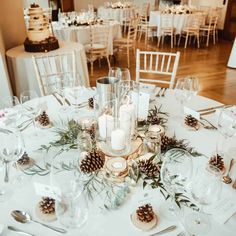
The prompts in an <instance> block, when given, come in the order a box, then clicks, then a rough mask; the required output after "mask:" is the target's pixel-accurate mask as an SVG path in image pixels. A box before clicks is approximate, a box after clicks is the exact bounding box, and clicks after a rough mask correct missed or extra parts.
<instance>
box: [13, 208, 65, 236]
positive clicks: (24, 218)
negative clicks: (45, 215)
mask: <svg viewBox="0 0 236 236" xmlns="http://www.w3.org/2000/svg"><path fill="white" fill-rule="evenodd" d="M11 215H12V217H13V218H14V219H15V220H16V221H18V222H21V223H27V222H35V223H38V224H40V225H43V226H45V227H47V228H49V229H52V230H54V231H57V232H59V233H67V231H66V230H65V229H62V228H58V227H55V226H51V225H47V224H44V223H41V222H39V221H37V220H33V219H32V218H31V217H30V215H29V214H28V213H27V212H24V211H19V210H15V211H12V212H11Z"/></svg>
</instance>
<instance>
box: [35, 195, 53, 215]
mask: <svg viewBox="0 0 236 236" xmlns="http://www.w3.org/2000/svg"><path fill="white" fill-rule="evenodd" d="M39 209H40V210H41V212H42V213H44V214H54V213H55V200H54V199H53V198H50V197H43V199H42V200H41V201H40V202H39Z"/></svg>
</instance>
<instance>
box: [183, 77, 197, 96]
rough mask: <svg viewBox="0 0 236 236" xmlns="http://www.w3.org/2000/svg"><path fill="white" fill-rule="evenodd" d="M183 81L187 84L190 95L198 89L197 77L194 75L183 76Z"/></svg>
mask: <svg viewBox="0 0 236 236" xmlns="http://www.w3.org/2000/svg"><path fill="white" fill-rule="evenodd" d="M185 82H186V83H187V84H188V87H189V90H190V93H191V94H192V96H193V95H197V93H198V91H199V79H198V78H197V77H195V76H187V77H185ZM190 98H191V96H190Z"/></svg>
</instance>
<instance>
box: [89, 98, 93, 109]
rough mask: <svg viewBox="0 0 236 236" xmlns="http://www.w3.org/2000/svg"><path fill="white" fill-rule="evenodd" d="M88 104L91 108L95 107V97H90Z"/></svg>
mask: <svg viewBox="0 0 236 236" xmlns="http://www.w3.org/2000/svg"><path fill="white" fill-rule="evenodd" d="M88 105H89V107H90V108H94V101H93V98H89V100H88Z"/></svg>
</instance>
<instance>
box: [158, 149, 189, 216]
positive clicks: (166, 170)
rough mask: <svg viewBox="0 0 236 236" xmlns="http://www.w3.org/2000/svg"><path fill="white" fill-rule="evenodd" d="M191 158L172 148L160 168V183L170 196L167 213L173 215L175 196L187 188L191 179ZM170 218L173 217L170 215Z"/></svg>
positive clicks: (185, 152) (180, 150)
mask: <svg viewBox="0 0 236 236" xmlns="http://www.w3.org/2000/svg"><path fill="white" fill-rule="evenodd" d="M192 169H193V164H192V156H191V154H190V153H189V152H187V151H186V150H183V149H180V148H173V149H171V150H169V151H167V152H166V153H165V155H164V158H163V163H162V167H161V181H162V183H163V184H164V186H165V189H166V190H167V192H168V194H169V195H170V200H171V201H170V202H169V203H168V204H167V207H168V209H169V213H174V207H175V204H174V201H175V194H176V193H182V192H184V191H186V189H187V188H188V184H189V182H190V181H191V179H192ZM170 217H173V215H171V214H170Z"/></svg>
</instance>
